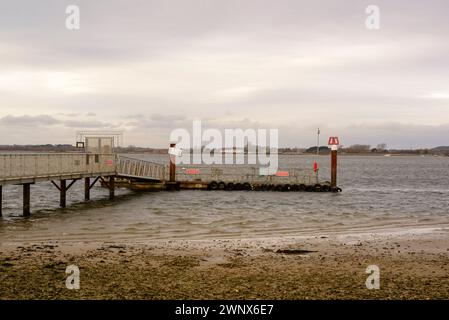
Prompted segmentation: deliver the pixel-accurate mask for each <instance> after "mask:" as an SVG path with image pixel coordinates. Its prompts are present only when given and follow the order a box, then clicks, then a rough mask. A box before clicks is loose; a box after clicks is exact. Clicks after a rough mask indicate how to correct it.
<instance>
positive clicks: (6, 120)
mask: <svg viewBox="0 0 449 320" xmlns="http://www.w3.org/2000/svg"><path fill="white" fill-rule="evenodd" d="M58 123H60V120H57V119H56V118H54V117H52V116H49V115H38V116H28V115H24V116H13V115H7V116H4V117H2V118H0V124H1V125H4V126H48V125H55V124H58Z"/></svg>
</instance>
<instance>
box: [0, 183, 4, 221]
mask: <svg viewBox="0 0 449 320" xmlns="http://www.w3.org/2000/svg"><path fill="white" fill-rule="evenodd" d="M2 208H3V186H0V217H1V216H2V215H3V212H2V211H3V210H2Z"/></svg>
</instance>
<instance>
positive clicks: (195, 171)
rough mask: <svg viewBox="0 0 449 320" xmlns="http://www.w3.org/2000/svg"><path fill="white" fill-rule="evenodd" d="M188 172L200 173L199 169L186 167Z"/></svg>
mask: <svg viewBox="0 0 449 320" xmlns="http://www.w3.org/2000/svg"><path fill="white" fill-rule="evenodd" d="M186 173H187V174H200V170H199V169H186Z"/></svg>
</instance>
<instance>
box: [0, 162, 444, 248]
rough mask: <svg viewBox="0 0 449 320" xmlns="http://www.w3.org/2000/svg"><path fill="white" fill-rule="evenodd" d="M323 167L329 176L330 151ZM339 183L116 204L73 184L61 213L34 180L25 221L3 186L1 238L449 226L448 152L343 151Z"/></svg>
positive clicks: (126, 197)
mask: <svg viewBox="0 0 449 320" xmlns="http://www.w3.org/2000/svg"><path fill="white" fill-rule="evenodd" d="M141 157H142V156H141ZM145 157H148V156H145ZM152 160H156V161H166V157H165V156H153V158H152ZM313 161H314V157H312V156H293V155H292V156H281V158H280V163H281V164H282V165H287V166H297V167H302V168H306V167H307V168H311V167H312V163H313ZM319 164H320V168H321V169H320V176H321V178H322V179H323V180H328V179H329V178H328V177H329V175H330V173H329V156H321V157H319ZM338 179H339V183H338V184H339V186H340V187H341V188H342V189H343V192H342V193H338V194H333V193H304V192H254V191H253V192H248V191H232V192H226V191H194V190H192V191H180V192H152V193H148V192H132V191H128V190H120V191H118V192H117V193H118V195H119V196H118V197H117V199H116V200H115V201H112V202H111V201H109V200H107V197H108V193H107V190H105V189H103V188H101V187H99V186H98V187H95V188H94V190H93V195H92V199H93V201H91V202H88V203H85V202H83V186H82V183H81V182H78V183H76V184H75V185H74V186H73V187H72V189H70V191H69V194H68V203H69V207H68V208H67V209H59V208H58V201H59V194H58V192H57V190H56V189H55V188H54V187H53V186H52V185H51V184H50V183H49V182H47V183H39V184H36V185H33V186H32V188H31V190H32V191H31V192H32V215H31V217H30V218H23V217H21V189H20V187H18V186H6V187H4V191H3V193H4V195H3V198H4V200H3V215H4V216H3V217H2V218H0V241H2V242H5V241H14V240H30V241H32V240H75V241H78V240H88V241H89V240H100V241H109V240H111V241H116V240H120V239H128V240H139V241H140V240H146V239H148V240H150V239H217V238H251V237H278V236H295V235H309V234H330V233H339V232H343V233H350V232H357V231H366V230H368V231H370V230H379V229H382V230H384V229H401V230H407V229H410V228H420V227H438V226H441V227H442V226H448V225H449V157H430V156H429V157H419V156H403V157H382V156H341V157H339V177H338Z"/></svg>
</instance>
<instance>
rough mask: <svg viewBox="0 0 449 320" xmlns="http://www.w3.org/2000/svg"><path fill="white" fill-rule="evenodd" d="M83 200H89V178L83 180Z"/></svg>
mask: <svg viewBox="0 0 449 320" xmlns="http://www.w3.org/2000/svg"><path fill="white" fill-rule="evenodd" d="M84 200H86V201H89V200H90V178H84Z"/></svg>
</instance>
